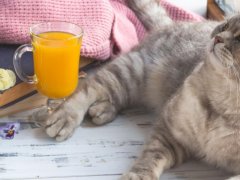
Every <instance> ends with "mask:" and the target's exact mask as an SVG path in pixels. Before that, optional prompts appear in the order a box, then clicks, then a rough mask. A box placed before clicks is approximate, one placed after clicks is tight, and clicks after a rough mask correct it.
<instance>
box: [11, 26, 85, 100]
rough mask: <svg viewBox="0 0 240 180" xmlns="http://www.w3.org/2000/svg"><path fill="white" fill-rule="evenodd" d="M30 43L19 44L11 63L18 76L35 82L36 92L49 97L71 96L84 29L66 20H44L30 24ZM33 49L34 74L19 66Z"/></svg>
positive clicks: (75, 79) (76, 75)
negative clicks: (28, 73) (23, 56)
mask: <svg viewBox="0 0 240 180" xmlns="http://www.w3.org/2000/svg"><path fill="white" fill-rule="evenodd" d="M30 36H31V44H25V45H22V46H20V47H19V48H18V49H17V50H16V51H15V54H14V58H13V64H14V68H15V71H16V73H17V75H18V76H19V78H20V79H21V80H23V81H25V82H27V83H31V84H35V85H36V88H37V91H38V92H40V93H41V94H43V95H45V96H47V97H48V98H49V99H52V100H59V99H64V98H66V97H68V96H69V95H71V94H72V93H73V92H74V90H75V89H76V87H77V84H78V73H79V63H80V49H81V45H82V36H83V30H82V29H81V28H80V27H79V26H77V25H75V24H72V23H68V22H47V23H40V24H36V25H33V26H31V27H30ZM29 51H30V52H33V64H34V75H33V76H28V75H26V73H24V72H23V70H22V68H21V58H22V55H23V54H24V53H25V52H29Z"/></svg>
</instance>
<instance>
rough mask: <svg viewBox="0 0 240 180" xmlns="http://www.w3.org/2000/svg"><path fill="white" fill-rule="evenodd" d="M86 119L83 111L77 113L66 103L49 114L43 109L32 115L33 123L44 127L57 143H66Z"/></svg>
mask: <svg viewBox="0 0 240 180" xmlns="http://www.w3.org/2000/svg"><path fill="white" fill-rule="evenodd" d="M83 117H84V113H81V110H78V111H76V109H74V108H73V107H72V106H69V105H68V104H67V103H64V104H63V105H62V106H61V107H60V108H58V109H57V110H55V111H54V112H52V113H49V112H48V110H47V109H46V108H42V109H40V110H39V111H37V112H36V113H34V114H33V115H32V118H31V119H32V121H33V122H35V123H37V124H39V125H40V126H41V127H43V128H44V129H45V131H46V133H47V134H48V135H49V136H50V137H53V138H55V139H56V140H57V141H64V140H66V139H68V138H69V137H71V136H72V134H73V132H74V130H75V129H76V128H77V127H78V126H79V125H80V123H81V122H82V120H83Z"/></svg>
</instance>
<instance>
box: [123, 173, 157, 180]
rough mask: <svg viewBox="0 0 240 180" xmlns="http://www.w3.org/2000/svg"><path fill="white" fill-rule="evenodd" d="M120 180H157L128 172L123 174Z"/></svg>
mask: <svg viewBox="0 0 240 180" xmlns="http://www.w3.org/2000/svg"><path fill="white" fill-rule="evenodd" d="M120 180H157V178H153V177H151V176H148V175H145V174H137V173H135V172H128V173H126V174H123V175H122V177H121V178H120Z"/></svg>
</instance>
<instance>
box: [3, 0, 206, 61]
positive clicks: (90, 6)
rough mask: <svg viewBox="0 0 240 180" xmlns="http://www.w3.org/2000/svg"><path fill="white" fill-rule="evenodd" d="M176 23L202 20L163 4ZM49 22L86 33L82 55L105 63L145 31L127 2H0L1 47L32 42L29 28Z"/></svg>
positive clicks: (108, 0)
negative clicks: (72, 25)
mask: <svg viewBox="0 0 240 180" xmlns="http://www.w3.org/2000/svg"><path fill="white" fill-rule="evenodd" d="M160 3H161V5H162V6H164V7H165V8H166V9H167V11H168V13H169V15H170V17H171V18H172V19H173V20H176V21H179V20H180V21H200V20H202V18H201V17H200V16H198V15H196V14H193V13H191V12H187V11H185V10H183V9H181V8H178V7H175V6H173V5H172V4H170V3H168V2H167V1H165V0H161V1H160ZM46 21H69V22H73V23H76V24H79V25H80V26H82V27H83V29H84V38H83V46H82V49H81V51H82V55H83V56H86V57H91V58H96V59H99V60H105V59H107V58H109V57H110V56H111V55H113V49H114V52H116V51H117V52H126V51H128V50H130V48H132V47H133V46H134V45H136V44H138V42H139V41H140V40H141V39H142V38H143V37H144V34H145V33H146V30H145V28H144V27H143V25H142V24H141V22H140V21H139V20H138V18H137V17H136V16H135V14H134V13H133V12H132V11H131V10H130V9H129V8H128V7H127V6H126V4H125V3H124V0H57V1H54V0H24V1H22V0H1V1H0V43H11V44H19V43H26V42H29V35H28V31H29V26H31V25H32V24H34V23H39V22H46Z"/></svg>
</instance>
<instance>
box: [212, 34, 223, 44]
mask: <svg viewBox="0 0 240 180" xmlns="http://www.w3.org/2000/svg"><path fill="white" fill-rule="evenodd" d="M223 42H224V40H223V38H222V37H221V36H215V39H214V45H216V44H218V43H223Z"/></svg>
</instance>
